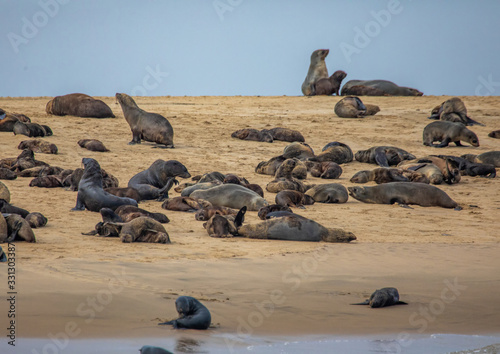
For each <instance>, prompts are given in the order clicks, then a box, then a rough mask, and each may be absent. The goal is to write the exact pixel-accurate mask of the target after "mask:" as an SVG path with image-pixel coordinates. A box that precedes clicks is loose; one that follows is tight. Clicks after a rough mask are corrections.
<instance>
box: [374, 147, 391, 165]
mask: <svg viewBox="0 0 500 354" xmlns="http://www.w3.org/2000/svg"><path fill="white" fill-rule="evenodd" d="M375 162H376V163H377V164H378V165H379V166H381V167H389V161H388V160H387V156H385V152H384V150H382V149H376V150H375Z"/></svg>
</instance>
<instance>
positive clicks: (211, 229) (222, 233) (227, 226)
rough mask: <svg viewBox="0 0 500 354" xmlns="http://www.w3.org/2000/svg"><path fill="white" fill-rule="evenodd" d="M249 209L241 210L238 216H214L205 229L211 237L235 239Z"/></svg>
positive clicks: (205, 224)
mask: <svg viewBox="0 0 500 354" xmlns="http://www.w3.org/2000/svg"><path fill="white" fill-rule="evenodd" d="M246 211H247V207H243V208H241V209H240V210H239V211H238V213H237V214H236V215H220V214H214V215H213V216H212V217H211V218H210V219H208V221H207V222H205V223H203V227H204V228H205V230H207V233H208V236H210V237H217V238H221V237H233V236H235V235H237V234H238V228H239V227H240V226H241V224H242V223H243V221H244V220H245V213H246Z"/></svg>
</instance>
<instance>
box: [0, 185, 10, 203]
mask: <svg viewBox="0 0 500 354" xmlns="http://www.w3.org/2000/svg"><path fill="white" fill-rule="evenodd" d="M1 199H3V200H5V201H6V202H7V203H10V192H9V188H7V186H6V185H5V184H3V183H2V182H0V200H1Z"/></svg>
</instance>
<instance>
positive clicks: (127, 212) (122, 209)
mask: <svg viewBox="0 0 500 354" xmlns="http://www.w3.org/2000/svg"><path fill="white" fill-rule="evenodd" d="M115 213H116V214H117V215H118V216H119V217H120V218H121V219H122V221H123V222H129V221H131V220H133V219H136V218H138V217H140V216H147V217H148V218H152V219H155V220H156V221H158V222H159V223H162V224H166V223H169V222H170V220H169V218H168V217H167V216H166V215H165V214H162V213H152V212H149V211H147V210H145V209H141V208H138V207H135V206H133V205H122V206H119V207H118V208H116V210H115Z"/></svg>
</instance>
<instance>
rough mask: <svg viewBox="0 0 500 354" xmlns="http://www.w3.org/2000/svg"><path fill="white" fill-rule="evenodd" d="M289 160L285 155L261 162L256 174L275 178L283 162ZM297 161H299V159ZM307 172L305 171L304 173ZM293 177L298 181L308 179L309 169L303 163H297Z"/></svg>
mask: <svg viewBox="0 0 500 354" xmlns="http://www.w3.org/2000/svg"><path fill="white" fill-rule="evenodd" d="M286 159H287V158H285V157H284V156H283V155H280V156H275V157H273V158H271V159H270V160H269V161H261V162H259V164H258V165H257V167H255V173H258V174H261V175H270V176H274V175H275V174H276V171H277V170H278V168H279V167H280V166H281V164H282V163H283V161H285V160H286ZM297 161H299V160H298V159H297ZM304 170H305V171H304ZM292 177H295V178H298V179H304V178H306V177H307V167H306V166H305V165H304V164H303V163H302V162H300V163H299V162H297V164H296V166H295V167H294V169H293V171H292Z"/></svg>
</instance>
